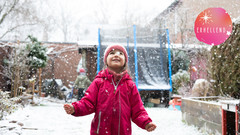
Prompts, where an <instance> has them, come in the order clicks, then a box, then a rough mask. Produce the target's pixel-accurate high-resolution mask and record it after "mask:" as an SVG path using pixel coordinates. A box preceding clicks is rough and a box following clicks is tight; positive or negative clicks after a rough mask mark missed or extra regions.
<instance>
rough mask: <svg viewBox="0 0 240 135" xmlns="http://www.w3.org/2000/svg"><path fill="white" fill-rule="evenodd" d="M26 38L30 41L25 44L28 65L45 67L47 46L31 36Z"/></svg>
mask: <svg viewBox="0 0 240 135" xmlns="http://www.w3.org/2000/svg"><path fill="white" fill-rule="evenodd" d="M28 38H29V39H30V40H31V43H28V44H27V50H28V51H29V54H28V57H29V59H30V61H29V64H30V66H31V67H32V68H35V69H37V68H42V67H45V66H46V65H47V48H46V47H44V46H42V45H41V43H40V42H38V40H37V39H36V38H34V37H32V36H28Z"/></svg>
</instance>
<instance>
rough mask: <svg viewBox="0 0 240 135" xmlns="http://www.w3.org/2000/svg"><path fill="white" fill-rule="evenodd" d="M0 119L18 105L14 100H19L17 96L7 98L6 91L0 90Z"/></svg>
mask: <svg viewBox="0 0 240 135" xmlns="http://www.w3.org/2000/svg"><path fill="white" fill-rule="evenodd" d="M0 99H1V100H0V120H2V119H3V118H4V117H5V116H6V115H8V114H11V113H13V112H14V111H15V110H16V109H17V107H18V105H17V104H16V102H17V101H18V100H20V99H19V98H17V97H15V98H9V94H8V93H7V92H3V91H1V90H0Z"/></svg>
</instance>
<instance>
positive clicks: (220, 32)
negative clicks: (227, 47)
mask: <svg viewBox="0 0 240 135" xmlns="http://www.w3.org/2000/svg"><path fill="white" fill-rule="evenodd" d="M194 32H195V34H196V37H197V39H198V40H199V41H201V42H204V43H206V44H209V45H219V44H222V43H224V42H225V41H226V40H227V39H228V37H229V36H230V35H231V33H232V20H231V18H230V16H229V14H228V13H227V12H226V10H224V9H223V8H208V9H206V10H204V11H203V12H201V13H200V14H199V15H198V16H197V19H196V21H195V25H194Z"/></svg>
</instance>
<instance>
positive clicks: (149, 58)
mask: <svg viewBox="0 0 240 135" xmlns="http://www.w3.org/2000/svg"><path fill="white" fill-rule="evenodd" d="M134 30H136V31H135V35H134ZM166 36H167V34H166V30H165V29H146V28H144V29H143V28H140V27H137V26H136V27H135V29H134V27H128V28H119V27H117V28H112V27H111V28H101V29H100V41H101V42H100V69H102V68H103V66H104V65H103V64H104V63H103V54H104V51H105V49H106V47H107V46H108V45H113V44H120V45H123V46H125V48H126V50H127V51H128V58H129V62H128V67H129V70H130V73H129V74H130V75H131V77H132V79H133V80H134V81H135V82H136V77H135V75H136V72H135V55H134V53H135V51H134V42H135V43H136V47H137V66H138V67H137V68H138V70H137V72H138V73H137V75H138V79H137V81H138V89H139V90H169V89H170V85H169V77H168V51H167V37H166Z"/></svg>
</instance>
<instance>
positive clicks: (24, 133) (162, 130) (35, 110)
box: [0, 98, 203, 135]
mask: <svg viewBox="0 0 240 135" xmlns="http://www.w3.org/2000/svg"><path fill="white" fill-rule="evenodd" d="M39 101H40V104H39V105H38V106H31V105H29V106H26V107H25V108H20V109H19V110H18V111H16V112H15V113H13V114H11V115H9V116H7V117H6V118H5V119H4V120H2V121H0V134H1V135H2V134H4V135H15V134H16V135H17V134H21V135H69V134H71V135H80V134H81V135H89V133H90V125H91V120H92V118H93V114H91V115H88V116H84V117H73V116H71V115H67V114H66V113H65V111H64V109H63V104H64V101H60V100H53V99H50V98H43V99H39ZM146 110H147V112H148V113H149V115H150V117H151V118H152V119H153V122H154V123H155V124H156V125H157V128H156V130H155V131H153V132H147V131H145V130H142V129H140V128H139V127H137V126H136V125H135V124H134V123H132V134H133V135H143V134H146V135H159V134H161V135H176V134H177V135H193V134H194V135H203V134H202V133H200V132H199V131H198V130H197V128H195V127H193V126H188V125H186V124H184V123H183V122H182V119H181V116H182V115H181V111H173V110H169V109H167V108H146ZM10 121H16V122H15V123H9V122H10ZM21 124H22V125H23V126H20V125H21ZM9 128H12V130H9Z"/></svg>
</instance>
